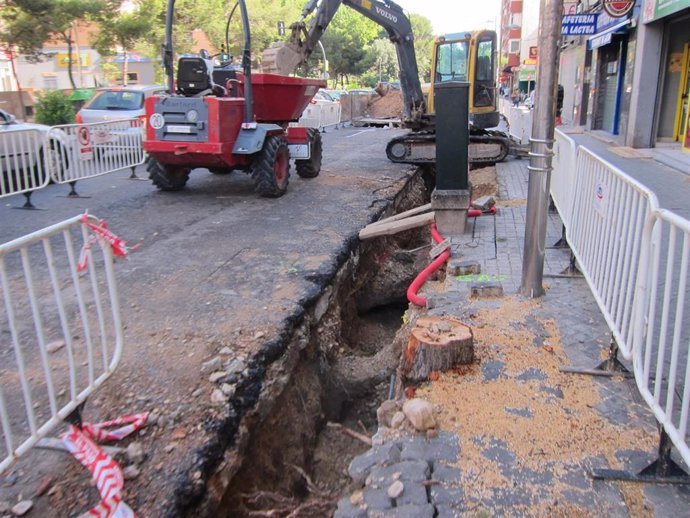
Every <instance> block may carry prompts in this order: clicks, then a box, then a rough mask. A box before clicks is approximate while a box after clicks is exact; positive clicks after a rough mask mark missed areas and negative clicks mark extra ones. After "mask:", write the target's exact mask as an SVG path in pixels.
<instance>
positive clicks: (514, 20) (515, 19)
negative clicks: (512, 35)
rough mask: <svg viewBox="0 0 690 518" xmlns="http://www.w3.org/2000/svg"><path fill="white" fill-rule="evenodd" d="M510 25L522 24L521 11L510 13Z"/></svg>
mask: <svg viewBox="0 0 690 518" xmlns="http://www.w3.org/2000/svg"><path fill="white" fill-rule="evenodd" d="M510 25H513V26H514V25H518V26H522V13H512V14H511V15H510Z"/></svg>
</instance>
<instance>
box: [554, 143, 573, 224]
mask: <svg viewBox="0 0 690 518" xmlns="http://www.w3.org/2000/svg"><path fill="white" fill-rule="evenodd" d="M554 138H555V142H554V148H553V153H554V156H553V174H552V175H551V199H553V203H554V205H556V208H557V209H558V213H559V215H560V216H561V221H562V222H563V225H564V226H565V228H569V227H570V226H571V224H572V219H573V202H574V201H575V197H574V196H573V193H574V192H575V181H576V179H577V170H576V166H577V144H576V143H575V141H574V140H573V139H571V138H570V137H568V136H567V135H566V134H565V133H563V132H562V131H559V130H556V131H555V133H554Z"/></svg>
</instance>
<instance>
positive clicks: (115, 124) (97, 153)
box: [48, 118, 146, 183]
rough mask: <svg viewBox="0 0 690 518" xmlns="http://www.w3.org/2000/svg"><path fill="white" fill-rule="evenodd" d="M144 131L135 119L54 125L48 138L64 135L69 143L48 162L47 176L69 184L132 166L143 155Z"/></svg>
mask: <svg viewBox="0 0 690 518" xmlns="http://www.w3.org/2000/svg"><path fill="white" fill-rule="evenodd" d="M143 132H144V123H143V122H142V121H141V120H140V119H138V118H133V119H122V120H118V121H109V122H96V123H91V124H65V125H61V126H54V127H53V128H51V130H50V132H49V134H48V138H49V139H50V138H53V136H54V135H56V134H63V135H66V139H67V141H68V142H69V146H68V147H63V148H61V149H62V152H61V153H60V154H59V162H58V163H56V164H50V176H51V177H52V178H53V181H55V182H56V183H69V182H75V181H78V180H84V179H86V178H93V177H96V176H101V175H104V174H108V173H112V172H115V171H120V170H122V169H127V168H135V167H137V166H139V165H141V164H143V163H144V160H145V158H146V156H145V154H144V148H143V146H142V141H143V135H144V133H143Z"/></svg>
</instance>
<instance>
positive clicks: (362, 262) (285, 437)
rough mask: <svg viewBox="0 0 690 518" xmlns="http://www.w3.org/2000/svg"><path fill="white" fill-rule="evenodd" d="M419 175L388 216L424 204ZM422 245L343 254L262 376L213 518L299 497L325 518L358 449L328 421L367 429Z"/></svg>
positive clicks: (392, 363) (375, 245)
mask: <svg viewBox="0 0 690 518" xmlns="http://www.w3.org/2000/svg"><path fill="white" fill-rule="evenodd" d="M425 176H426V175H425V174H424V173H422V172H420V174H417V175H416V176H415V177H414V178H413V180H411V185H410V186H408V187H409V188H408V189H405V190H404V191H403V192H402V193H401V195H400V197H399V199H397V200H396V202H395V203H394V204H393V205H394V206H396V207H397V208H396V212H401V211H404V210H407V209H409V208H411V207H414V206H418V205H421V204H424V203H426V202H427V201H428V198H429V191H428V189H427V187H426V186H425V182H428V178H425ZM429 242H430V238H429V233H428V229H427V228H420V229H415V230H411V231H406V232H403V233H400V234H398V235H396V236H391V237H384V238H378V239H374V240H370V241H364V242H360V244H359V245H358V246H357V247H356V249H355V250H353V251H352V252H351V254H350V256H349V258H348V259H347V261H346V262H345V264H344V265H343V266H342V268H341V269H340V270H339V272H338V274H337V275H336V276H335V280H334V281H333V283H331V285H329V286H328V287H327V288H326V289H325V290H324V293H323V295H322V297H321V299H320V300H319V301H318V302H317V304H316V307H315V308H314V310H313V311H312V312H311V316H310V318H309V322H307V323H305V325H303V326H301V328H300V329H299V330H298V331H296V333H295V335H294V336H293V337H292V343H291V344H290V345H289V346H288V348H287V353H286V356H288V357H289V356H290V355H291V354H292V356H293V357H294V359H293V360H291V361H290V360H286V361H283V362H282V363H281V362H277V363H279V364H280V365H279V366H275V367H274V368H271V369H269V371H268V372H267V374H266V377H265V379H264V383H263V384H264V387H266V389H265V392H267V393H272V395H270V396H263V402H262V401H260V402H259V404H258V405H257V407H258V408H259V410H257V414H258V415H260V416H261V419H262V421H261V423H260V424H259V425H258V426H256V427H255V429H254V430H253V431H252V433H251V435H250V438H249V441H248V444H247V447H246V448H245V449H244V452H243V453H242V462H241V467H240V468H239V470H238V471H237V472H236V473H235V474H234V476H233V477H232V479H231V480H230V482H229V484H228V486H227V487H228V490H227V492H226V494H225V495H224V498H223V499H222V502H221V508H220V509H219V510H218V512H217V516H227V517H230V516H232V517H250V516H259V515H262V516H263V514H258V513H261V512H265V511H268V510H273V511H276V510H279V508H283V509H284V510H285V511H286V512H285V514H280V513H277V514H275V516H286V515H287V514H288V513H289V511H288V509H289V510H294V508H296V507H297V506H299V505H300V503H304V501H305V500H309V499H312V500H314V501H317V502H318V505H319V507H318V511H317V515H318V513H321V512H325V511H324V507H323V506H326V507H325V509H326V511H327V514H329V515H330V514H331V513H332V512H333V511H334V510H335V504H336V503H337V499H338V497H339V496H340V494H341V493H342V492H343V490H344V489H345V488H346V487H347V484H348V483H349V478H348V476H347V466H348V464H349V462H350V460H351V459H352V458H353V457H354V456H355V455H358V454H360V453H362V452H363V451H365V450H366V449H367V448H368V446H367V445H366V444H365V443H363V442H361V441H358V440H356V439H353V438H352V437H351V436H348V435H346V434H345V433H343V432H342V429H340V428H338V427H334V426H332V425H330V426H329V424H328V423H338V424H342V425H343V426H345V427H347V428H349V429H352V430H355V431H357V432H359V433H362V434H366V435H369V436H371V435H373V434H374V433H375V432H376V428H377V423H376V408H377V407H378V406H379V404H380V403H381V402H382V401H383V400H384V399H386V398H387V397H388V392H389V386H390V382H391V375H392V374H394V372H395V369H396V367H397V365H398V361H399V354H400V347H401V344H400V341H401V339H400V338H398V339H396V332H397V331H399V330H400V328H401V326H402V324H403V321H402V316H403V313H404V312H405V310H406V309H407V307H408V303H407V300H406V298H405V291H406V289H407V286H408V285H409V283H410V282H411V281H412V279H413V278H414V276H415V275H416V274H417V273H418V272H419V271H420V270H421V268H422V267H423V266H424V265H425V264H426V262H427V261H428V255H427V254H428V247H427V246H426V245H428V244H429ZM401 336H402V334H401ZM272 386H273V387H279V388H278V389H273V390H272V388H271V387H272ZM309 482H313V483H314V485H315V486H316V487H317V488H318V490H315V488H314V487H313V486H312V487H311V488H310V487H309V485H310V484H309ZM309 515H310V514H309V513H307V514H304V515H303V516H309ZM312 515H314V514H312ZM325 515H326V514H322V516H325ZM314 516H316V515H314Z"/></svg>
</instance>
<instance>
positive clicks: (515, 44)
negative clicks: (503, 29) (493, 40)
mask: <svg viewBox="0 0 690 518" xmlns="http://www.w3.org/2000/svg"><path fill="white" fill-rule="evenodd" d="M519 52H520V40H510V41H509V42H508V53H509V54H518V53H519Z"/></svg>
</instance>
